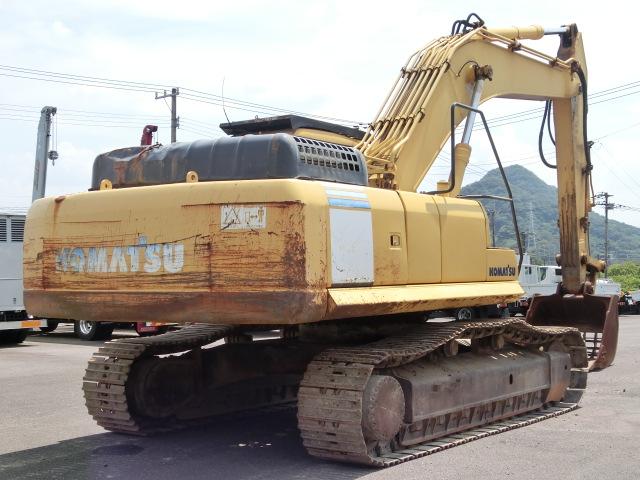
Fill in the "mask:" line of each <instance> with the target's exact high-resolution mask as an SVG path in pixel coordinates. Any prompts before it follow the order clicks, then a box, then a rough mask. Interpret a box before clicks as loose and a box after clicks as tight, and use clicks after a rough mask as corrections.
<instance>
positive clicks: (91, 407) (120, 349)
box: [82, 325, 234, 435]
mask: <svg viewBox="0 0 640 480" xmlns="http://www.w3.org/2000/svg"><path fill="white" fill-rule="evenodd" d="M233 331H234V327H231V326H226V325H190V326H187V327H184V328H183V329H181V330H178V331H176V332H169V333H165V334H162V335H158V336H155V337H144V338H127V339H123V340H116V341H112V342H108V343H107V344H105V346H104V347H101V348H100V349H99V350H98V351H97V352H96V353H95V354H94V355H93V357H92V358H91V359H90V360H89V364H88V365H87V370H86V372H85V376H84V378H83V385H82V390H83V392H84V398H85V403H86V405H87V409H88V411H89V414H90V415H91V416H92V417H93V418H94V419H95V421H96V422H97V423H98V425H100V426H101V427H103V428H105V429H107V430H111V431H114V432H122V433H130V434H138V435H147V434H153V433H159V432H166V431H171V430H175V429H177V428H181V427H185V426H189V424H190V423H196V421H193V422H185V421H179V422H178V421H176V420H164V419H163V420H154V419H149V418H143V417H140V416H138V415H136V414H135V412H133V411H131V408H130V406H129V402H128V400H127V395H126V390H125V386H126V383H127V379H128V376H129V373H130V370H131V365H132V364H133V363H134V362H135V361H137V360H139V359H141V358H143V357H146V356H152V355H166V354H171V353H179V352H184V351H187V350H191V349H195V348H199V347H201V346H204V345H208V344H210V343H213V342H215V341H216V340H220V339H222V338H224V337H226V336H228V335H229V334H231V333H233Z"/></svg>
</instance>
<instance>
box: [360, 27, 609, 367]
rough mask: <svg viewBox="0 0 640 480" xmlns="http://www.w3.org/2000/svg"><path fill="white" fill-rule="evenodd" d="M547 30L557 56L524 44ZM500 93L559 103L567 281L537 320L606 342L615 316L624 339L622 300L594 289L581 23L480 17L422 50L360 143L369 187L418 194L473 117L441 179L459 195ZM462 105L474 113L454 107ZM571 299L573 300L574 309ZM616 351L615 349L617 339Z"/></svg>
mask: <svg viewBox="0 0 640 480" xmlns="http://www.w3.org/2000/svg"><path fill="white" fill-rule="evenodd" d="M547 34H557V35H559V37H560V47H559V49H558V54H557V56H555V57H552V56H549V55H546V54H544V53H542V52H539V51H537V50H534V49H532V48H530V47H527V46H525V45H523V44H522V43H521V42H520V40H524V39H528V40H538V39H541V38H542V37H543V36H544V35H547ZM492 98H510V99H522V100H538V101H550V102H551V104H552V106H553V115H554V124H555V138H556V165H557V168H556V170H557V181H558V210H559V219H558V226H559V230H560V254H559V256H558V263H559V265H560V266H561V267H562V284H561V286H560V291H559V292H558V295H559V297H558V298H555V297H554V298H555V299H552V301H553V302H555V304H556V305H555V307H554V308H551V307H549V306H548V305H547V307H548V308H542V307H541V305H543V304H544V301H543V300H538V301H537V302H536V305H534V307H535V308H532V309H531V312H532V314H531V315H530V320H531V321H532V323H536V324H546V325H549V324H552V325H559V324H563V325H567V324H568V325H575V326H578V327H579V328H581V330H583V331H585V332H595V333H596V340H597V341H600V340H601V339H600V340H598V337H597V334H598V333H602V332H603V331H605V330H607V329H606V328H605V323H607V320H608V319H610V318H611V317H612V316H614V315H616V318H615V320H614V319H611V320H610V321H609V330H610V333H609V335H608V336H609V337H613V336H614V334H615V337H616V338H617V310H616V308H615V303H614V302H613V301H612V300H611V298H610V297H602V298H601V299H599V300H598V298H599V297H595V296H593V295H590V294H592V293H593V288H594V285H595V281H596V275H597V272H600V271H603V269H604V262H602V261H600V260H595V259H593V258H591V256H590V254H589V220H588V214H589V211H590V210H591V197H592V189H591V170H592V164H591V160H590V156H589V144H588V140H587V134H586V114H587V101H586V99H587V71H586V61H585V55H584V49H583V44H582V35H581V34H580V33H579V32H578V29H577V27H576V26H575V25H568V26H565V27H561V28H554V29H545V28H542V27H539V26H529V27H525V28H517V27H511V28H502V29H491V28H486V27H484V26H483V25H482V24H480V23H479V24H476V25H474V26H473V27H470V28H467V30H466V31H463V32H461V33H456V34H452V35H451V36H447V37H442V38H440V39H438V40H436V41H434V42H432V43H430V44H429V45H427V46H426V47H425V48H423V49H421V50H419V51H417V52H416V53H414V54H413V55H412V56H411V57H410V58H409V60H408V62H407V64H406V65H405V67H404V68H403V69H402V70H401V73H400V76H399V77H398V79H397V81H396V83H395V84H394V86H393V88H392V90H391V92H390V93H389V95H388V97H387V99H386V101H385V102H384V104H383V105H382V107H381V109H380V111H379V112H378V114H377V116H376V119H375V121H374V122H373V123H372V124H371V126H370V128H369V130H368V131H367V134H366V135H365V137H364V138H363V139H362V141H361V142H360V144H359V145H358V146H357V148H358V149H360V150H361V151H362V153H363V154H364V155H365V157H366V159H367V165H368V172H369V175H370V177H369V178H370V184H371V185H374V186H377V187H381V188H391V189H399V190H412V191H415V190H416V189H417V188H418V186H419V185H420V183H421V182H422V180H423V178H424V177H425V175H426V174H427V173H428V171H429V169H430V168H431V167H432V165H433V163H434V162H435V160H436V157H437V155H438V154H439V152H440V151H441V150H442V149H443V147H444V146H445V144H446V142H447V140H448V139H450V138H453V136H452V133H453V132H452V127H453V128H457V127H458V126H460V125H461V124H462V123H463V122H465V120H466V123H465V125H464V132H463V134H462V139H461V141H460V143H458V144H456V145H453V144H452V152H451V156H452V159H453V160H452V170H451V171H452V174H451V175H450V178H449V181H444V182H438V190H437V191H436V192H433V193H436V194H439V195H444V196H456V195H458V194H459V192H460V188H461V186H462V180H463V177H464V171H465V168H466V166H467V164H468V162H469V158H470V156H471V146H470V144H469V143H470V138H471V132H472V128H473V123H474V119H475V118H474V117H475V115H476V112H475V111H476V110H477V109H478V107H479V106H480V105H481V104H483V103H484V102H486V101H487V100H489V99H492ZM457 102H460V103H463V104H467V105H468V106H469V107H471V109H468V108H452V105H456V104H457ZM585 294H586V295H589V297H588V298H587V297H585ZM576 298H578V299H579V300H576ZM563 299H564V300H563ZM614 300H615V299H614ZM567 301H569V302H572V303H571V306H570V307H567V305H566V302H567ZM548 302H549V301H548V300H547V304H548ZM594 302H595V303H594ZM551 310H553V311H551ZM613 324H615V328H614V327H611V325H613ZM613 330H615V332H614V331H613ZM596 340H594V343H595V342H596ZM595 348H596V347H595V346H594V349H595ZM608 350H609V352H610V353H611V352H613V354H615V345H614V344H613V340H610V345H609V348H608ZM602 351H603V349H602V348H600V353H603V352H602ZM609 356H610V359H611V360H612V359H613V356H612V355H609ZM604 363H607V361H605V360H602V361H601V362H600V364H601V366H606V365H604ZM609 363H610V361H609Z"/></svg>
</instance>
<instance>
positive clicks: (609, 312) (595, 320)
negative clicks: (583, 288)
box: [526, 293, 618, 370]
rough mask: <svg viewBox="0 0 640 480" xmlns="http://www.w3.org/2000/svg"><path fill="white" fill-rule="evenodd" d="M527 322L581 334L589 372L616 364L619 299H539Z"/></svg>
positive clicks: (598, 296)
mask: <svg viewBox="0 0 640 480" xmlns="http://www.w3.org/2000/svg"><path fill="white" fill-rule="evenodd" d="M526 320H527V322H529V323H530V324H531V325H538V326H562V327H574V328H577V329H578V330H580V331H581V332H582V335H583V337H584V339H585V344H586V346H587V355H588V357H589V370H599V369H602V368H607V367H608V366H609V365H611V364H612V363H613V359H614V358H615V356H616V348H617V346H618V296H617V295H613V296H600V295H561V294H558V293H556V294H554V295H537V296H534V297H533V299H532V302H531V305H530V306H529V310H528V312H527V318H526Z"/></svg>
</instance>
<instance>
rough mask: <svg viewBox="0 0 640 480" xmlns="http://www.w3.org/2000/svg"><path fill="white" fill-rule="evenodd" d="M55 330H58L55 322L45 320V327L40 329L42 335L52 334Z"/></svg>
mask: <svg viewBox="0 0 640 480" xmlns="http://www.w3.org/2000/svg"><path fill="white" fill-rule="evenodd" d="M56 328H58V322H55V321H53V320H47V326H46V327H40V331H41V332H44V333H50V332H53V331H54V330H55V329H56Z"/></svg>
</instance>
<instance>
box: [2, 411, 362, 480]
mask: <svg viewBox="0 0 640 480" xmlns="http://www.w3.org/2000/svg"><path fill="white" fill-rule="evenodd" d="M370 471H371V470H369V469H365V468H361V467H357V466H351V465H343V464H335V463H331V462H325V461H321V460H318V459H314V458H312V457H310V456H308V455H307V453H306V452H305V451H304V448H303V446H302V442H301V440H300V437H299V435H298V430H297V428H296V418H295V410H294V409H287V410H284V411H278V412H269V413H262V414H251V415H246V416H244V417H242V418H226V419H221V420H219V421H217V422H216V423H212V424H208V425H206V426H202V427H199V428H192V429H189V430H184V431H181V432H175V433H172V434H164V435H158V436H153V437H131V436H124V435H119V434H114V433H104V434H98V435H91V436H88V437H82V438H76V439H73V440H66V441H63V442H60V443H57V444H55V445H48V446H45V447H40V448H34V449H30V450H24V451H20V452H14V453H9V454H5V455H0V478H2V479H4V478H7V479H12V480H26V479H29V480H32V479H47V480H49V479H65V480H67V479H91V480H93V479H109V478H114V479H134V480H146V479H153V480H164V479H167V480H168V479H171V480H173V479H178V478H183V479H195V480H197V479H217V478H220V479H223V478H224V479H236V478H237V479H265V480H266V479H305V480H312V479H332V478H334V479H338V478H339V479H356V478H358V477H361V476H363V475H366V474H367V473H369V472H370Z"/></svg>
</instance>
